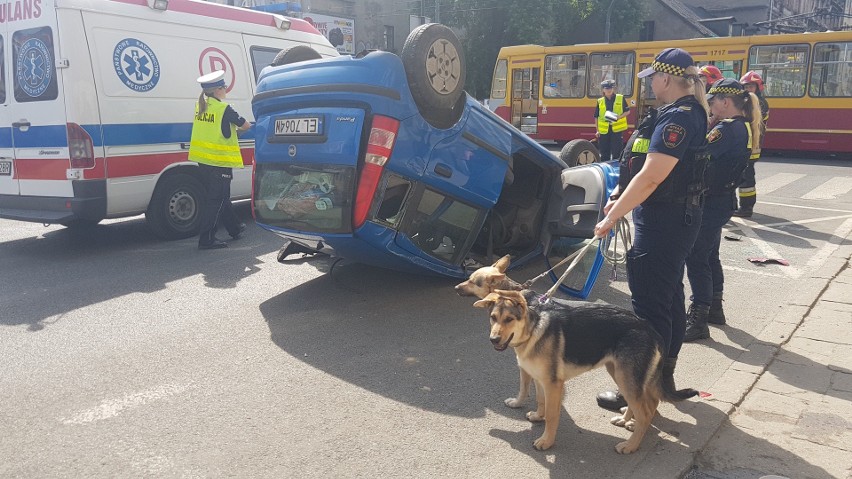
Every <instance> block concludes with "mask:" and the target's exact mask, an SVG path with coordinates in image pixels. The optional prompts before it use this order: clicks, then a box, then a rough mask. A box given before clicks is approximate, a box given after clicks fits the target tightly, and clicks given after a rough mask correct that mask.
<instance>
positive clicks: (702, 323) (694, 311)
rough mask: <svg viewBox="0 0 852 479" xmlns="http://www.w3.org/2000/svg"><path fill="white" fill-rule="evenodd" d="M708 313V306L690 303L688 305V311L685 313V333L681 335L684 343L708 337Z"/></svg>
mask: <svg viewBox="0 0 852 479" xmlns="http://www.w3.org/2000/svg"><path fill="white" fill-rule="evenodd" d="M709 313H710V306H705V305H703V304H696V303H692V305H691V306H690V307H689V313H687V315H686V334H684V336H683V342H684V343H688V342H691V341H696V340H699V339H707V338H709V337H710V328H709V327H708V326H707V315H708V314H709Z"/></svg>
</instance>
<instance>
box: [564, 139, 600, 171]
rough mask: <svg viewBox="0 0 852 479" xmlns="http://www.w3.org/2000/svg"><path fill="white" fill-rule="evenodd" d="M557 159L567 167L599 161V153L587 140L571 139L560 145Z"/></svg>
mask: <svg viewBox="0 0 852 479" xmlns="http://www.w3.org/2000/svg"><path fill="white" fill-rule="evenodd" d="M559 159H560V160H562V161H564V162H565V164H566V165H568V167H569V168H573V167H575V166H577V165H588V164H590V163H597V162H599V161H601V154H600V153H599V152H598V149H597V148H595V145H593V144H592V142H591V141H589V140H571V141H569V142H568V143H566V144H565V146H563V147H562V151H560V152H559Z"/></svg>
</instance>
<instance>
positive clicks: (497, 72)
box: [491, 60, 509, 98]
mask: <svg viewBox="0 0 852 479" xmlns="http://www.w3.org/2000/svg"><path fill="white" fill-rule="evenodd" d="M508 72H509V66H508V62H507V61H506V60H498V61H497V65H496V66H495V67H494V79H493V80H491V98H506V76H507V75H508Z"/></svg>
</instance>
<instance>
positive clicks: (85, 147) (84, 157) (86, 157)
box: [65, 123, 95, 168]
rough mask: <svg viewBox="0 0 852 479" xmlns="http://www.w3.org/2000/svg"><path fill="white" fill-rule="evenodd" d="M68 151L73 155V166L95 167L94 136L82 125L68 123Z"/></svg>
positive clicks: (66, 129)
mask: <svg viewBox="0 0 852 479" xmlns="http://www.w3.org/2000/svg"><path fill="white" fill-rule="evenodd" d="M65 131H67V133H68V153H69V154H70V155H71V168H94V167H95V147H94V145H93V144H92V137H91V136H89V134H88V133H86V130H84V129H83V128H82V127H81V126H80V125H78V124H76V123H67V124H66V128H65Z"/></svg>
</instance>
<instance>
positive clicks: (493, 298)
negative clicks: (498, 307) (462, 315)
mask: <svg viewBox="0 0 852 479" xmlns="http://www.w3.org/2000/svg"><path fill="white" fill-rule="evenodd" d="M498 299H500V295H499V294H497V293H488V296H486V297H484V298H482V299H480V300H479V301H477V302H475V303H473V306H474V307H475V308H490V307H492V306H494V303H496V302H497V300H498Z"/></svg>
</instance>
